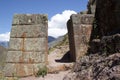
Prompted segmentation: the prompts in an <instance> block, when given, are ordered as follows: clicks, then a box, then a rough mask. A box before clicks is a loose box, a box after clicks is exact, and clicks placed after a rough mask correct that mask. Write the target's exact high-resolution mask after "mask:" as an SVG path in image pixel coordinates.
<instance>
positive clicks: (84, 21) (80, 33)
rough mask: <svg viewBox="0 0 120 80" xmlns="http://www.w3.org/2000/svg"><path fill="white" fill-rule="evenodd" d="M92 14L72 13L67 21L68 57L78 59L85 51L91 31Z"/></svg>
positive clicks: (73, 59)
mask: <svg viewBox="0 0 120 80" xmlns="http://www.w3.org/2000/svg"><path fill="white" fill-rule="evenodd" d="M93 20H94V15H92V14H82V15H81V14H73V15H72V16H71V18H70V20H69V21H68V23H67V28H68V36H69V44H70V57H71V60H72V61H76V60H79V59H80V57H82V56H83V55H84V54H86V53H87V50H88V47H89V46H88V45H89V41H90V37H91V32H92V24H93Z"/></svg>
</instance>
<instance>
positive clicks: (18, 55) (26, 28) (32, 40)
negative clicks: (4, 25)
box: [4, 14, 48, 77]
mask: <svg viewBox="0 0 120 80" xmlns="http://www.w3.org/2000/svg"><path fill="white" fill-rule="evenodd" d="M47 21H48V20H47V15H41V14H17V15H14V18H13V23H12V30H11V34H10V43H9V50H8V53H7V58H6V66H5V68H4V70H5V76H7V77H12V76H19V77H24V76H30V75H35V74H36V73H37V72H38V70H39V69H42V67H44V66H45V65H46V63H47V52H48V41H47V37H48V34H47V30H48V22H47Z"/></svg>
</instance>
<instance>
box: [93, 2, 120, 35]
mask: <svg viewBox="0 0 120 80" xmlns="http://www.w3.org/2000/svg"><path fill="white" fill-rule="evenodd" d="M95 15H96V20H97V25H98V28H99V36H100V37H102V36H109V35H113V34H116V33H120V0H97V3H96V14H95Z"/></svg>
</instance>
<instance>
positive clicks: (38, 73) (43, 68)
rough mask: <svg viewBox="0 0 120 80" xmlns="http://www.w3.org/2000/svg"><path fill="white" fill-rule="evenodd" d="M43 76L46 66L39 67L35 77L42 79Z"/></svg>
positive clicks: (45, 73)
mask: <svg viewBox="0 0 120 80" xmlns="http://www.w3.org/2000/svg"><path fill="white" fill-rule="evenodd" d="M45 75H47V67H46V66H44V67H42V68H40V67H39V70H38V72H37V73H36V77H40V76H42V77H44V76H45Z"/></svg>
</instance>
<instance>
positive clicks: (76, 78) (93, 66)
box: [64, 53, 120, 80]
mask: <svg viewBox="0 0 120 80" xmlns="http://www.w3.org/2000/svg"><path fill="white" fill-rule="evenodd" d="M64 80H120V53H115V54H112V55H109V56H105V55H98V54H91V55H89V56H84V57H82V58H81V60H80V61H78V62H76V64H75V66H74V69H73V72H72V73H70V74H69V75H67V76H66V77H65V78H64Z"/></svg>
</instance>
